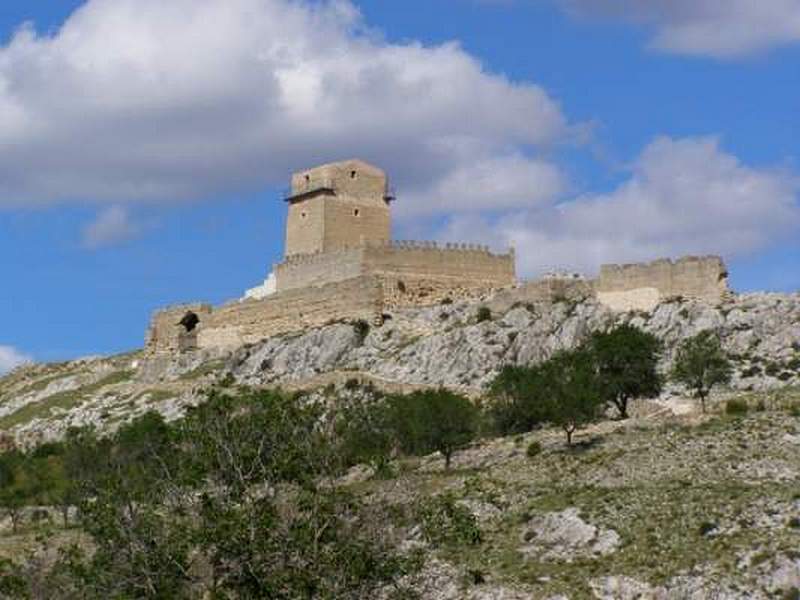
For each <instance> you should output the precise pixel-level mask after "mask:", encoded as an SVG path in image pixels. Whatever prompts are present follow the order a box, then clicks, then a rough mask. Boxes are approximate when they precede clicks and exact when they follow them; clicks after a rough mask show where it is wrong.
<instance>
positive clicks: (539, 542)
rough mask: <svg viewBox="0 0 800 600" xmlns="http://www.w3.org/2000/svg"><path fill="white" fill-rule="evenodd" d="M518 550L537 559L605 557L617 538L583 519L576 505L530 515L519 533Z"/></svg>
mask: <svg viewBox="0 0 800 600" xmlns="http://www.w3.org/2000/svg"><path fill="white" fill-rule="evenodd" d="M522 542H523V545H522V546H521V547H520V552H522V553H523V554H525V555H526V556H530V557H532V558H537V559H539V560H562V561H566V562H571V561H572V560H573V559H575V558H585V557H590V556H606V555H608V554H612V553H613V552H614V551H616V549H617V547H618V546H619V544H620V537H619V534H617V532H616V531H614V530H613V529H600V528H598V527H595V526H594V525H591V524H590V523H587V522H586V521H584V520H583V519H582V518H581V517H580V514H579V511H578V509H577V508H568V509H566V510H563V511H561V512H555V513H548V514H545V515H541V516H538V517H534V518H533V519H531V521H530V522H529V523H528V524H527V526H526V527H525V529H524V531H523V533H522Z"/></svg>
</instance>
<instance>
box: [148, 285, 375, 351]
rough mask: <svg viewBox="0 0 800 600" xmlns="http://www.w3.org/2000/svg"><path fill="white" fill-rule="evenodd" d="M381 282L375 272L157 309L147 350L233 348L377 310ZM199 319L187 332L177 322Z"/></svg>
mask: <svg viewBox="0 0 800 600" xmlns="http://www.w3.org/2000/svg"><path fill="white" fill-rule="evenodd" d="M382 305H383V288H382V286H381V282H380V280H379V279H378V278H377V277H356V278H354V279H349V280H347V281H344V282H340V283H331V284H328V285H324V286H321V287H316V288H306V289H297V290H289V291H286V292H282V293H278V294H273V295H272V296H269V297H268V298H265V299H263V300H246V301H243V302H234V303H231V304H227V305H225V306H222V307H220V308H218V309H212V308H211V307H210V306H208V305H201V304H187V305H184V306H178V307H173V308H169V309H166V310H163V311H160V312H158V313H156V314H155V315H154V316H153V320H152V323H151V326H150V330H149V335H148V339H147V346H146V347H147V350H148V351H151V352H173V353H174V352H183V351H186V350H194V349H203V348H235V347H238V346H241V345H243V344H252V343H255V342H258V341H260V340H263V339H265V338H268V337H271V336H275V335H281V334H285V333H291V332H295V331H302V330H304V329H307V328H313V327H321V326H322V325H326V324H328V323H331V322H333V321H339V320H355V319H365V320H367V321H372V320H373V319H375V318H376V317H378V316H379V315H380V313H381V307H382ZM190 312H192V313H196V314H197V315H198V316H199V318H200V320H199V323H198V325H197V327H196V329H195V330H194V331H192V332H191V333H187V332H186V331H185V328H184V327H183V326H182V325H180V321H181V319H183V317H184V316H185V315H187V314H188V313H190Z"/></svg>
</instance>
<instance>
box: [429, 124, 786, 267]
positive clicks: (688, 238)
mask: <svg viewBox="0 0 800 600" xmlns="http://www.w3.org/2000/svg"><path fill="white" fill-rule="evenodd" d="M799 191H800V181H798V178H797V176H796V175H794V174H793V173H790V172H788V171H785V170H779V169H763V168H754V167H751V166H747V165H744V164H742V163H741V162H740V161H739V160H738V159H737V158H736V157H734V156H732V155H730V154H728V153H726V152H724V151H723V150H722V149H721V148H720V145H719V141H718V140H717V139H716V138H687V139H679V140H675V139H671V138H667V137H662V138H658V139H656V140H654V141H653V142H652V143H651V144H649V145H648V147H647V148H646V149H645V150H644V151H643V152H642V154H641V155H640V156H639V158H638V159H637V160H636V161H635V163H634V164H633V165H632V167H631V176H630V178H629V179H628V180H627V181H625V182H624V183H623V184H621V185H620V186H619V187H617V188H616V189H615V190H613V191H612V192H610V193H607V194H598V195H587V196H582V197H579V198H577V199H574V200H572V201H570V202H565V203H562V204H549V205H546V206H541V207H539V208H536V209H532V210H519V211H513V212H509V213H505V214H503V215H500V216H499V217H496V218H494V219H492V220H487V219H486V218H484V217H480V216H477V217H476V216H472V217H469V216H466V217H465V216H460V217H456V218H454V219H452V220H451V221H450V222H449V223H448V225H447V227H446V228H445V230H444V231H443V232H442V233H441V237H443V238H444V239H448V240H450V239H468V240H480V239H483V240H488V241H491V242H492V243H493V244H494V245H495V246H503V245H514V246H516V248H517V250H518V252H517V255H518V259H519V265H520V270H521V272H522V273H523V274H524V275H533V274H536V273H540V272H542V271H546V270H548V269H552V268H561V267H568V268H573V269H577V270H581V271H585V272H588V273H591V272H594V271H595V270H596V269H597V267H598V266H599V265H600V264H602V263H605V262H620V261H623V262H624V261H635V260H648V259H653V258H658V257H664V256H680V255H684V254H690V253H697V254H705V253H714V254H722V255H723V256H725V257H726V258H735V257H738V256H746V255H751V254H753V253H756V252H758V251H759V250H763V249H765V248H767V247H769V246H772V245H774V244H779V243H780V242H782V241H786V240H790V239H793V238H796V236H797V235H798V234H800V204H799V203H798V192H799Z"/></svg>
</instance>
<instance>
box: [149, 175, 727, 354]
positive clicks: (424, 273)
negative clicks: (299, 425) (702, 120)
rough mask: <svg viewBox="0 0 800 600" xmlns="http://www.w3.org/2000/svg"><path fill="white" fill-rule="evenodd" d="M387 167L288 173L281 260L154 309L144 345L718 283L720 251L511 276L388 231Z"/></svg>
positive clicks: (653, 297) (495, 263) (719, 290)
mask: <svg viewBox="0 0 800 600" xmlns="http://www.w3.org/2000/svg"><path fill="white" fill-rule="evenodd" d="M394 199H395V198H394V195H393V194H392V193H391V188H390V186H389V182H388V179H387V177H386V174H385V173H384V172H383V171H382V170H381V169H379V168H377V167H374V166H372V165H369V164H367V163H365V162H363V161H360V160H348V161H343V162H337V163H332V164H327V165H322V166H319V167H316V168H313V169H309V170H305V171H301V172H299V173H295V174H294V175H293V176H292V182H291V191H290V192H289V193H288V194H287V197H286V198H285V201H286V203H287V206H288V216H287V222H286V244H285V257H284V260H283V262H281V263H279V264H277V265H274V267H273V270H272V273H271V275H270V276H269V277H268V279H267V280H266V281H265V283H264V285H263V286H260V287H258V288H254V289H252V290H250V291H249V292H248V293H247V294H246V297H245V299H243V300H238V301H234V302H231V303H229V304H226V305H223V306H221V307H218V308H214V307H212V306H210V305H208V304H186V305H181V306H175V307H171V308H167V309H164V310H161V311H158V312H157V313H156V314H155V315H154V316H153V319H152V322H151V324H150V327H149V330H148V334H147V343H146V347H147V350H148V351H151V352H184V351H191V350H195V349H204V348H233V347H237V346H241V345H244V344H249V343H255V342H258V341H260V340H262V339H265V338H267V337H271V336H274V335H280V334H285V333H291V332H295V331H300V330H303V329H306V328H310V327H319V326H322V325H325V324H327V323H330V322H334V321H340V320H345V321H347V320H367V321H369V322H373V323H374V322H380V321H381V320H382V319H383V318H384V317H385V316H386V315H387V314H388V313H390V312H391V311H392V310H396V309H399V308H404V307H414V306H424V305H434V304H440V303H442V302H447V301H455V300H465V299H474V300H478V299H481V300H491V298H493V297H497V298H503V297H505V298H506V299H513V300H515V301H522V302H526V301H531V302H533V301H553V300H554V299H555V298H561V297H567V296H570V295H580V296H582V297H586V296H594V297H596V298H597V299H598V301H600V302H602V303H605V304H607V305H608V306H609V307H611V308H613V309H615V310H633V309H638V310H650V309H652V308H653V307H654V306H655V305H657V304H658V303H659V302H660V301H662V300H663V299H665V298H668V297H672V296H685V297H691V298H696V299H699V300H703V301H707V302H711V303H718V302H720V301H721V300H722V299H723V298H724V297H725V295H726V293H727V279H726V278H727V272H726V270H725V266H724V264H723V262H722V260H721V259H720V258H719V257H713V256H710V257H687V258H683V259H680V260H678V261H675V262H673V261H670V260H659V261H655V262H652V263H647V264H637V265H621V266H620V265H605V266H603V267H602V268H601V271H600V275H599V277H598V278H597V279H595V280H591V281H589V280H584V279H582V278H580V277H564V276H559V275H551V276H546V277H544V278H542V279H539V280H536V281H532V282H525V283H520V282H518V281H517V278H516V272H515V262H516V261H515V256H514V250H513V249H512V250H510V251H509V252H507V253H504V254H498V253H494V252H491V251H490V250H489V248H488V247H486V246H478V245H473V244H444V245H441V244H437V243H436V242H397V241H392V240H391V204H392V202H393V201H394Z"/></svg>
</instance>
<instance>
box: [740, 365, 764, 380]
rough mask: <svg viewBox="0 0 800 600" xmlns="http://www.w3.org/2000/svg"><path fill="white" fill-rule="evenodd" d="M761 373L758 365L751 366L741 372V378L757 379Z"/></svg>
mask: <svg viewBox="0 0 800 600" xmlns="http://www.w3.org/2000/svg"><path fill="white" fill-rule="evenodd" d="M761 373H762V370H761V367H759V366H758V365H751V366H749V367H747V368H746V369H744V370H743V371H742V377H745V378H747V377H758V376H759V375H761Z"/></svg>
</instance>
